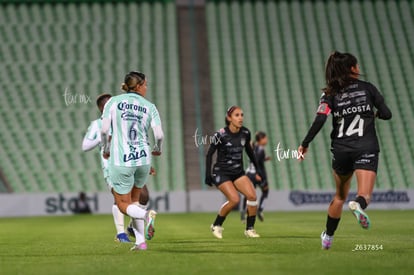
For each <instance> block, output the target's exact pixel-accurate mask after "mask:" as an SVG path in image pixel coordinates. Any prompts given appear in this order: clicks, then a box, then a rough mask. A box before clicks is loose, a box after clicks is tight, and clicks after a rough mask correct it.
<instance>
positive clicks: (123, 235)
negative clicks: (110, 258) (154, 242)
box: [115, 233, 131, 243]
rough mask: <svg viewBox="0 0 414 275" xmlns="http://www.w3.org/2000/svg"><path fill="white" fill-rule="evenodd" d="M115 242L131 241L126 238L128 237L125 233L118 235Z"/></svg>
mask: <svg viewBox="0 0 414 275" xmlns="http://www.w3.org/2000/svg"><path fill="white" fill-rule="evenodd" d="M115 241H117V242H120V243H130V242H131V240H130V239H129V238H128V235H127V234H126V233H119V234H118V235H116V238H115Z"/></svg>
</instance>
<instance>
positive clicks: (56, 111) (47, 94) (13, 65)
mask: <svg viewBox="0 0 414 275" xmlns="http://www.w3.org/2000/svg"><path fill="white" fill-rule="evenodd" d="M1 7H2V8H1V9H0V40H1V41H2V43H1V45H0V58H1V60H2V63H1V64H0V69H1V71H2V74H1V75H0V80H1V81H0V83H1V84H0V85H1V89H2V95H4V97H5V98H4V99H5V100H1V101H0V110H1V113H2V115H4V116H2V120H3V121H4V124H3V126H5V127H6V128H7V131H4V132H2V134H1V137H2V144H1V145H0V152H4V153H5V154H6V155H7V156H8V157H2V158H1V159H0V167H2V170H3V171H4V173H5V174H6V178H7V179H8V181H9V182H10V184H11V186H12V188H13V191H14V192H66V191H71V192H78V191H80V190H82V191H86V192H93V191H106V190H107V187H106V185H105V184H103V178H102V172H101V167H100V161H99V153H98V150H97V149H96V151H95V152H94V153H93V152H92V153H83V152H82V151H81V142H82V138H83V135H84V134H85V132H86V130H87V127H88V125H89V123H90V122H91V121H92V120H94V119H96V118H98V117H99V112H98V110H97V108H96V105H95V99H96V97H97V96H98V95H99V94H102V93H103V92H109V93H111V94H113V95H116V94H120V93H121V91H119V87H120V83H121V82H122V78H123V76H124V74H125V73H127V72H128V71H130V70H142V71H143V72H145V73H146V74H147V75H148V77H149V82H150V85H149V92H148V97H149V99H150V100H153V101H154V103H155V104H156V105H157V107H158V109H159V111H160V114H161V117H162V120H163V123H164V124H163V127H164V131H165V137H166V139H165V145H164V150H165V151H164V152H165V153H164V154H163V156H162V157H160V158H158V159H156V160H155V161H154V166H155V167H156V168H157V170H158V174H157V176H156V177H153V178H151V182H150V184H149V188H150V189H153V190H184V187H185V173H184V158H183V156H184V151H183V150H184V149H183V142H182V140H183V136H182V135H183V134H182V117H181V97H180V83H179V63H178V41H177V37H176V33H177V25H176V24H177V23H176V21H177V20H176V14H175V3H174V1H157V2H156V3H152V4H149V3H147V2H138V3H137V2H131V3H126V2H122V3H115V2H111V3H108V2H106V3H93V4H88V3H77V4H71V3H66V4H63V3H55V4H50V3H44V4H35V3H33V4H30V5H29V4H20V5H13V4H10V5H4V6H3V5H2V6H1ZM65 91H67V93H70V95H68V94H67V96H68V98H66V100H65ZM86 96H88V97H89V98H90V99H91V101H92V102H85V101H84V100H85V99H86ZM82 100H83V101H82ZM171 102H174V104H171ZM18 150H21V151H24V152H31V153H30V154H25V155H24V156H22V155H19V154H16V153H15V152H19V151H18ZM2 156H3V154H2ZM22 162H23V163H27V166H26V165H21V163H22ZM172 179H173V180H172Z"/></svg>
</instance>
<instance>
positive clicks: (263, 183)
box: [241, 131, 270, 222]
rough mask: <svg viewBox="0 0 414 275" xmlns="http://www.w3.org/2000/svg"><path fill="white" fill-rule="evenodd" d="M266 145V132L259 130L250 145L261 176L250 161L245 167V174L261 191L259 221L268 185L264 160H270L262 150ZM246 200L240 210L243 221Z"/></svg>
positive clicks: (261, 217)
mask: <svg viewBox="0 0 414 275" xmlns="http://www.w3.org/2000/svg"><path fill="white" fill-rule="evenodd" d="M266 145H267V135H266V133H265V132H261V131H259V132H257V133H256V136H255V142H253V144H252V147H253V152H254V155H255V156H256V160H257V165H258V167H257V170H258V171H260V175H262V178H260V177H259V176H258V174H257V173H256V168H255V166H254V164H253V163H252V162H250V164H249V167H248V168H247V169H246V175H247V176H248V177H249V179H250V180H251V181H252V182H253V184H254V187H255V188H256V187H257V186H259V187H260V189H261V191H262V195H261V196H260V200H259V208H258V213H257V217H258V218H259V220H260V221H264V216H263V209H264V207H263V202H264V200H265V199H266V198H267V196H268V195H269V185H268V183H267V173H266V167H265V161H268V160H270V157H267V156H266V152H265V150H264V147H265V146H266ZM260 179H261V180H260ZM246 202H247V199H246V198H244V199H243V207H242V211H241V220H242V221H243V222H245V220H246Z"/></svg>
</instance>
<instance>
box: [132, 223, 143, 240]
mask: <svg viewBox="0 0 414 275" xmlns="http://www.w3.org/2000/svg"><path fill="white" fill-rule="evenodd" d="M132 225H133V226H132V228H133V229H134V233H135V244H141V243H145V237H144V220H141V219H133V220H132Z"/></svg>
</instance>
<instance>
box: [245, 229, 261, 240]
mask: <svg viewBox="0 0 414 275" xmlns="http://www.w3.org/2000/svg"><path fill="white" fill-rule="evenodd" d="M244 235H245V236H246V237H247V238H260V235H259V234H257V232H256V230H254V229H248V230H246V231H244Z"/></svg>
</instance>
